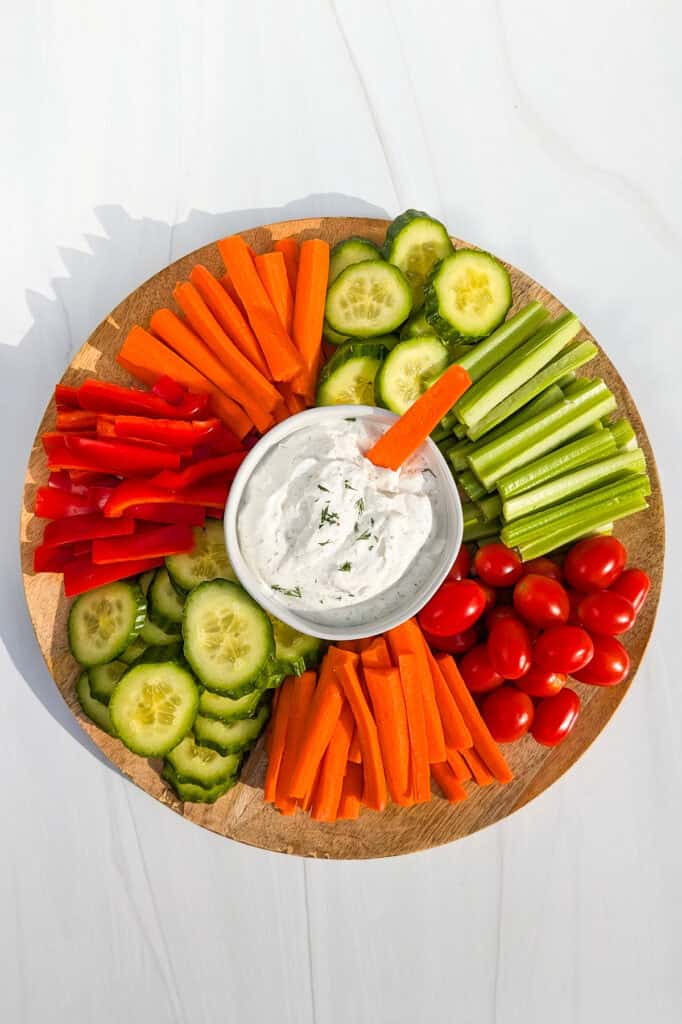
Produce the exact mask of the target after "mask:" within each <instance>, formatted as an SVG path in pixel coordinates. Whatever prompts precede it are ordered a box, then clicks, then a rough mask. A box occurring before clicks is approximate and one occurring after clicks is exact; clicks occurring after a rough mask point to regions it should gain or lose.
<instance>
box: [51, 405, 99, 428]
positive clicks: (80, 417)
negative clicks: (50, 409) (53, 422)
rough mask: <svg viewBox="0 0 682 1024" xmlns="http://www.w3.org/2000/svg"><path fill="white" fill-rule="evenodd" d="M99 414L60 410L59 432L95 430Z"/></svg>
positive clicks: (58, 418)
mask: <svg viewBox="0 0 682 1024" xmlns="http://www.w3.org/2000/svg"><path fill="white" fill-rule="evenodd" d="M96 426H97V413H96V412H88V411H87V409H58V410H57V430H94V429H95V427H96Z"/></svg>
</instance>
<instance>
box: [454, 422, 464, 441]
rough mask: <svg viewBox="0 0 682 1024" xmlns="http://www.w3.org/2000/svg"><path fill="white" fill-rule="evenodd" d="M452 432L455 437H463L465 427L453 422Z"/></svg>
mask: <svg viewBox="0 0 682 1024" xmlns="http://www.w3.org/2000/svg"><path fill="white" fill-rule="evenodd" d="M452 433H453V434H454V435H455V437H459V438H463V437H466V436H467V431H466V427H465V426H464V424H462V423H455V426H454V428H453V431H452Z"/></svg>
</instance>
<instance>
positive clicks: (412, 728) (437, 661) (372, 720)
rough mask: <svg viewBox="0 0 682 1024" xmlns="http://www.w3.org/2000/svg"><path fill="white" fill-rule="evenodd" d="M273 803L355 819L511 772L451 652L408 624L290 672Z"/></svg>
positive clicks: (273, 733) (276, 736) (270, 747)
mask: <svg viewBox="0 0 682 1024" xmlns="http://www.w3.org/2000/svg"><path fill="white" fill-rule="evenodd" d="M266 749H267V751H268V767H267V772H266V776H265V799H266V801H267V802H269V803H272V804H274V806H275V807H276V808H277V809H278V810H279V811H280V812H281V813H282V814H287V815H289V814H294V813H295V812H296V811H297V810H298V809H302V810H303V811H307V812H309V813H310V815H311V817H312V818H314V819H316V820H318V821H338V820H342V819H352V818H357V817H358V815H359V814H360V810H361V808H362V807H367V808H371V809H373V810H382V809H383V808H384V807H385V806H386V803H387V802H388V800H389V799H390V800H392V801H393V803H394V804H398V805H399V806H401V807H409V806H412V805H414V804H419V803H424V802H426V801H428V800H430V799H431V795H432V793H431V783H432V780H434V781H435V782H436V783H437V786H438V787H439V789H440V791H441V793H442V794H443V796H444V797H445V799H447V800H448V801H450V802H451V803H458V802H459V801H461V800H465V799H466V798H467V790H466V789H465V787H464V785H463V783H464V782H466V781H467V780H471V781H473V782H475V783H476V784H478V785H479V786H488V785H490V784H491V783H493V782H495V781H497V782H499V783H506V782H509V781H510V780H511V778H512V773H511V771H510V769H509V766H508V764H507V762H506V761H505V759H504V757H503V755H502V753H501V751H500V749H499V747H498V745H497V743H496V742H495V740H494V739H493V738H492V736H491V735H490V732H489V731H488V729H487V727H486V725H485V723H484V721H483V719H482V717H481V715H480V713H479V711H478V708H477V706H476V704H475V702H474V700H473V698H472V696H471V694H470V693H469V691H468V689H467V687H466V685H465V683H464V681H463V680H462V677H461V676H460V674H459V671H458V669H457V666H456V664H455V662H454V660H453V658H452V657H451V656H450V655H447V654H438V655H436V656H434V655H433V654H432V653H431V650H430V648H429V646H428V644H427V642H426V640H425V638H424V636H423V634H422V632H421V630H420V628H419V626H418V624H417V622H416V620H414V619H410V620H408V621H407V622H404V623H403V624H402V625H400V626H396V627H395V629H392V630H389V631H388V633H386V634H384V635H383V636H378V637H374V638H372V639H369V640H359V641H352V642H347V643H340V644H338V645H336V646H331V647H329V648H328V650H327V653H326V655H325V657H324V659H323V661H322V663H321V665H320V668H319V672H304V673H303V675H301V676H297V677H295V676H290V677H289V678H288V679H286V680H285V682H284V683H283V684H282V686H281V687H280V690H279V691H278V693H277V695H276V704H275V707H274V712H273V716H272V719H271V722H270V726H269V729H268V734H267V737H266Z"/></svg>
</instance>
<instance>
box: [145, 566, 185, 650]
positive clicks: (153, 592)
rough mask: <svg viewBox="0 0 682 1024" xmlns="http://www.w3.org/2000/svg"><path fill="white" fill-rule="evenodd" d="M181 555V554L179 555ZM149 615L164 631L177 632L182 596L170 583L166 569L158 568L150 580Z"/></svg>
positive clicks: (182, 605) (181, 609)
mask: <svg viewBox="0 0 682 1024" xmlns="http://www.w3.org/2000/svg"><path fill="white" fill-rule="evenodd" d="M180 557H181V556H180ZM148 606H149V617H150V619H151V620H152V622H153V623H154V624H155V625H156V626H158V627H159V629H160V630H163V631H164V633H179V632H180V623H181V622H182V612H183V609H184V607H185V601H184V598H182V597H180V595H179V594H178V591H177V589H176V588H175V587H174V586H173V584H172V583H171V578H170V576H169V575H168V571H167V570H166V569H159V570H157V572H156V575H155V576H154V579H153V580H152V584H151V586H150V588H149V595H148Z"/></svg>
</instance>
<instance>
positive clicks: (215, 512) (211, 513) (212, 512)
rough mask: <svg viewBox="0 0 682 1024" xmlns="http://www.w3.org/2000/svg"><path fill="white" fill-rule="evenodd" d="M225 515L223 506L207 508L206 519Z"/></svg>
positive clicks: (219, 517) (220, 517)
mask: <svg viewBox="0 0 682 1024" xmlns="http://www.w3.org/2000/svg"><path fill="white" fill-rule="evenodd" d="M224 515H225V509H224V508H207V509H206V518H207V519H222V518H223V516H224Z"/></svg>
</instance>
